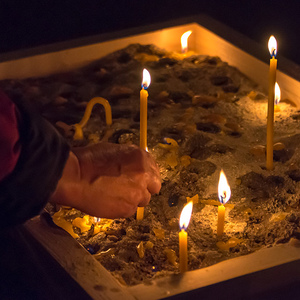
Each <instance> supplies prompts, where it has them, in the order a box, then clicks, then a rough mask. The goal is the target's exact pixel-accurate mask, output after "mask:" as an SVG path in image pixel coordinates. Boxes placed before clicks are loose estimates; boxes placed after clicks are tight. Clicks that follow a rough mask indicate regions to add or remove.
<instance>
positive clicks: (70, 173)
mask: <svg viewBox="0 0 300 300" xmlns="http://www.w3.org/2000/svg"><path fill="white" fill-rule="evenodd" d="M80 177H81V176H80V165H79V161H78V158H77V156H76V155H75V154H74V153H73V152H72V151H70V153H69V157H68V160H67V162H66V164H65V167H64V170H63V174H62V177H61V178H60V180H59V181H58V184H57V186H56V189H55V191H54V193H53V194H52V196H51V198H50V201H51V202H53V203H56V204H61V205H66V206H72V207H77V206H78V204H79V202H80V199H81V195H82V192H81V185H80Z"/></svg>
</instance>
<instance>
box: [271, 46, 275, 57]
mask: <svg viewBox="0 0 300 300" xmlns="http://www.w3.org/2000/svg"><path fill="white" fill-rule="evenodd" d="M271 56H272V57H276V49H275V48H273V49H272V54H271Z"/></svg>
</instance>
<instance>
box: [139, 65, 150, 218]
mask: <svg viewBox="0 0 300 300" xmlns="http://www.w3.org/2000/svg"><path fill="white" fill-rule="evenodd" d="M150 82H151V77H150V73H149V72H148V70H146V69H144V70H143V81H142V89H141V92H140V148H141V149H144V150H146V151H147V100H148V92H147V91H146V89H147V88H148V87H149V85H150ZM143 218H144V207H138V209H137V212H136V219H137V220H142V219H143Z"/></svg>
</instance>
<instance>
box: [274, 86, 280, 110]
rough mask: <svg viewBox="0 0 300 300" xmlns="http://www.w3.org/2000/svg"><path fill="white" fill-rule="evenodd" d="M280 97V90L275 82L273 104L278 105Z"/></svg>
mask: <svg viewBox="0 0 300 300" xmlns="http://www.w3.org/2000/svg"><path fill="white" fill-rule="evenodd" d="M280 97H281V91H280V87H279V85H278V83H277V82H276V83H275V105H278V103H279V102H280Z"/></svg>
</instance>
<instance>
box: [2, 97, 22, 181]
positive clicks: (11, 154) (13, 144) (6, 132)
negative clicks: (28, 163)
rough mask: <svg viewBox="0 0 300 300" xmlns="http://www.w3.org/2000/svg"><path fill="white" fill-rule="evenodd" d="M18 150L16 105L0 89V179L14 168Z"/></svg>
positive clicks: (18, 153)
mask: <svg viewBox="0 0 300 300" xmlns="http://www.w3.org/2000/svg"><path fill="white" fill-rule="evenodd" d="M20 152H21V145H20V143H19V130H18V121H17V113H16V107H15V105H14V103H13V102H12V101H11V100H10V99H9V98H8V97H7V96H6V95H5V94H4V93H3V92H2V91H0V181H1V180H2V179H3V178H5V177H6V176H7V175H9V174H10V173H11V172H12V171H13V170H14V168H15V166H16V164H17V161H18V158H19V156H20Z"/></svg>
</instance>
